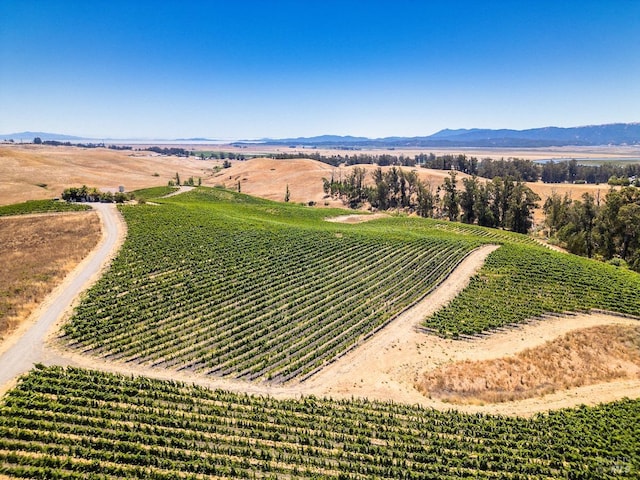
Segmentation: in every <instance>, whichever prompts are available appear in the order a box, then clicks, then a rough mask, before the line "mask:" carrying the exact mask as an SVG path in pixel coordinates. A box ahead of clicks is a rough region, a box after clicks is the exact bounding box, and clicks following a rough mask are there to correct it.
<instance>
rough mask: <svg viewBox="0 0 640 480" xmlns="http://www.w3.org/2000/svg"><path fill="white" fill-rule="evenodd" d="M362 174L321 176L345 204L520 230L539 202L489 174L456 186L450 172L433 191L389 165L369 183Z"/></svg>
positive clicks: (514, 182)
mask: <svg viewBox="0 0 640 480" xmlns="http://www.w3.org/2000/svg"><path fill="white" fill-rule="evenodd" d="M366 176H367V175H366V170H365V169H363V168H359V167H355V168H354V169H353V170H352V171H351V173H349V175H347V176H346V177H345V178H342V177H341V176H340V177H339V178H336V176H335V174H332V176H331V179H326V178H324V179H323V189H324V192H325V193H326V194H327V195H331V196H332V197H333V198H339V199H341V200H342V201H343V202H344V203H345V205H348V206H350V207H351V208H358V207H360V206H362V205H363V204H365V203H369V204H370V205H371V207H372V208H375V209H377V210H390V209H394V210H403V211H408V212H415V213H417V214H418V215H420V216H422V217H432V218H447V219H449V220H450V221H458V220H459V221H462V222H464V223H470V224H471V223H477V224H478V225H482V226H485V227H493V228H506V229H509V230H513V231H514V232H520V233H526V232H527V231H528V230H529V229H530V228H531V226H532V213H533V209H535V208H537V206H538V205H537V203H536V202H538V201H539V200H540V197H538V195H537V194H535V193H534V192H533V191H532V190H531V189H530V188H529V187H527V186H526V185H525V184H524V183H523V182H522V180H519V179H514V178H513V177H506V178H505V179H503V178H501V177H495V178H494V179H493V180H491V181H488V182H482V181H480V180H479V179H478V177H476V176H472V177H467V178H464V179H463V180H462V183H463V189H462V190H459V189H458V182H457V178H456V177H457V173H456V172H455V171H453V170H452V171H450V173H449V176H448V177H447V178H445V181H444V184H443V186H442V187H437V188H436V190H435V192H434V190H433V188H432V187H431V185H429V184H428V183H424V182H422V181H421V180H420V179H419V178H418V175H417V173H416V172H415V171H411V172H406V171H404V170H402V169H399V168H396V167H392V168H391V169H389V170H388V171H387V172H383V171H382V169H381V168H377V169H376V170H374V171H373V172H372V175H371V177H372V181H373V183H372V184H371V183H370V182H367V181H366Z"/></svg>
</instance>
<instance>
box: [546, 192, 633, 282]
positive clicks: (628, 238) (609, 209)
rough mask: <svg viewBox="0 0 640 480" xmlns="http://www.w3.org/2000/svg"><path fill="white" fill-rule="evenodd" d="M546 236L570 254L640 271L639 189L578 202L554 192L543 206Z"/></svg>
mask: <svg viewBox="0 0 640 480" xmlns="http://www.w3.org/2000/svg"><path fill="white" fill-rule="evenodd" d="M543 211H544V213H545V226H546V227H547V229H548V230H547V233H548V235H549V237H551V238H553V239H556V240H557V241H558V242H559V243H560V244H561V245H562V246H563V247H565V248H566V249H567V250H568V251H569V252H571V253H574V254H577V255H583V256H586V257H590V258H592V257H595V258H599V259H602V260H606V261H611V262H612V263H614V264H621V263H626V264H627V265H628V266H629V267H630V268H631V269H633V270H635V271H639V272H640V190H639V189H637V188H634V187H623V188H621V189H619V190H615V189H613V188H612V189H611V190H610V191H609V192H608V193H607V195H606V196H605V198H604V199H600V198H599V195H598V196H595V197H594V196H593V195H592V194H590V193H584V194H583V195H582V199H581V200H571V198H569V196H568V195H567V194H565V195H564V196H561V195H560V194H558V193H557V192H554V193H553V194H552V195H551V196H550V197H549V198H548V199H547V200H546V201H545V203H544V206H543Z"/></svg>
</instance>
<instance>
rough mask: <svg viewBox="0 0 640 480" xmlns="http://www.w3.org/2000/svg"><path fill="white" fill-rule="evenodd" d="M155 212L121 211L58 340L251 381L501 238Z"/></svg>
mask: <svg viewBox="0 0 640 480" xmlns="http://www.w3.org/2000/svg"><path fill="white" fill-rule="evenodd" d="M155 201H157V202H161V205H137V206H125V207H123V208H122V212H123V214H124V216H125V218H126V220H127V222H128V224H129V234H128V238H127V242H126V243H125V245H124V248H123V250H122V252H121V254H120V255H119V257H118V258H117V259H116V260H115V261H114V262H113V265H112V267H111V269H110V271H109V272H108V274H107V275H106V276H105V277H104V278H103V279H102V280H100V282H99V283H98V284H97V285H96V286H95V287H94V288H93V289H92V290H91V292H90V294H89V295H88V297H87V298H86V300H85V301H84V302H83V303H82V304H81V305H80V306H79V307H78V309H77V312H76V314H75V316H74V317H73V318H72V319H71V321H70V322H69V323H68V324H67V325H66V326H65V327H64V331H65V333H66V335H67V342H68V343H69V344H70V345H73V346H74V347H75V348H77V349H81V350H83V351H90V352H91V353H93V354H95V355H99V356H103V357H106V358H109V359H120V360H125V361H135V362H139V363H143V364H146V365H153V366H156V367H159V368H167V367H168V368H175V369H187V370H194V371H199V372H203V373H208V374H212V375H217V376H232V377H239V378H244V379H250V380H255V379H261V380H273V381H278V382H283V381H288V380H291V379H294V378H301V377H304V376H305V375H308V374H310V373H311V372H313V371H314V369H317V368H318V367H320V366H322V365H323V364H325V363H326V362H327V361H330V360H331V359H333V358H335V357H336V356H337V355H340V354H341V353H342V352H344V351H345V350H347V349H349V348H350V347H352V346H353V345H355V344H356V343H357V342H359V341H362V339H363V338H365V337H366V336H367V335H369V334H371V333H372V332H373V331H374V330H375V329H376V328H378V327H380V326H382V325H384V324H385V322H387V321H389V320H390V319H391V318H393V317H394V316H395V315H397V314H398V313H400V312H401V311H402V310H403V309H405V308H407V307H409V306H410V305H412V304H413V303H415V302H416V301H417V300H419V299H420V298H421V297H423V296H424V295H426V294H427V293H428V292H429V291H430V290H431V289H432V288H433V287H434V286H436V285H437V284H438V283H439V282H440V281H442V280H443V279H444V278H445V277H446V276H447V275H448V273H449V272H450V271H451V270H452V269H453V268H454V267H455V266H456V265H457V264H458V263H459V262H460V261H461V260H462V259H463V258H464V257H465V256H466V255H467V254H468V253H469V252H470V251H471V250H472V249H474V248H475V247H477V246H478V245H480V244H482V243H487V242H488V241H496V240H498V239H499V238H500V235H498V236H496V237H495V238H494V237H481V236H478V235H469V234H466V235H457V234H452V233H451V232H446V231H443V230H441V229H439V228H433V226H429V225H430V224H428V223H423V222H411V221H409V223H407V219H399V220H393V219H391V220H389V221H382V222H380V221H376V222H370V223H368V224H367V226H366V227H364V228H358V227H357V226H352V225H339V224H333V223H329V222H325V221H324V220H323V218H324V217H325V216H327V215H332V214H337V213H338V211H335V212H331V211H327V210H324V211H321V210H316V209H309V208H306V207H302V206H300V205H286V204H277V203H274V202H269V201H264V200H258V199H254V198H252V197H248V196H245V195H239V194H234V193H231V192H228V191H224V190H220V189H199V190H197V191H193V192H190V193H187V194H182V195H179V196H177V197H172V198H170V199H159V200H155ZM339 212H340V213H343V211H339ZM410 225H413V227H414V228H411V226H410ZM502 237H504V238H507V236H506V235H505V234H503V235H502Z"/></svg>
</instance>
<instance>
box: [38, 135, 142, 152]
mask: <svg viewBox="0 0 640 480" xmlns="http://www.w3.org/2000/svg"><path fill="white" fill-rule="evenodd" d="M33 143H34V145H49V146H51V147H80V148H104V147H105V144H104V143H71V142H60V141H58V140H42V138H40V137H35V138H34V139H33ZM109 148H115V147H114V146H113V145H110V146H109ZM118 149H119V150H125V149H128V150H131V147H128V148H125V147H120V148H118Z"/></svg>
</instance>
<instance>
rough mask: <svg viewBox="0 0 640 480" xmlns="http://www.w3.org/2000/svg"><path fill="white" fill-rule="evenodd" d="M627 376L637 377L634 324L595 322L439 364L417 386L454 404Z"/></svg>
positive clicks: (638, 330)
mask: <svg viewBox="0 0 640 480" xmlns="http://www.w3.org/2000/svg"><path fill="white" fill-rule="evenodd" d="M633 378H635V379H638V378H640V326H629V325H601V326H597V327H591V328H586V329H581V330H576V331H573V332H570V333H567V334H565V335H563V336H561V337H559V338H556V339H554V340H552V341H548V342H546V343H545V344H544V345H541V346H537V347H534V348H527V349H525V350H523V351H521V352H518V353H517V354H515V355H513V356H508V357H502V358H496V359H491V360H483V361H472V360H466V361H461V362H456V363H453V364H449V365H445V366H443V367H440V368H438V369H436V370H433V371H430V372H428V373H426V374H425V375H424V376H423V377H422V379H421V380H419V381H418V382H417V388H418V389H419V390H420V391H422V392H423V393H424V394H425V395H428V396H433V397H436V398H440V399H443V400H446V401H450V402H455V403H468V402H471V403H473V402H477V401H486V402H492V403H495V402H504V401H513V400H521V399H524V398H532V397H540V396H543V395H546V394H549V393H553V392H556V391H558V390H566V389H570V388H576V387H582V386H585V385H594V384H597V383H604V382H611V381H613V380H621V379H633Z"/></svg>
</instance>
